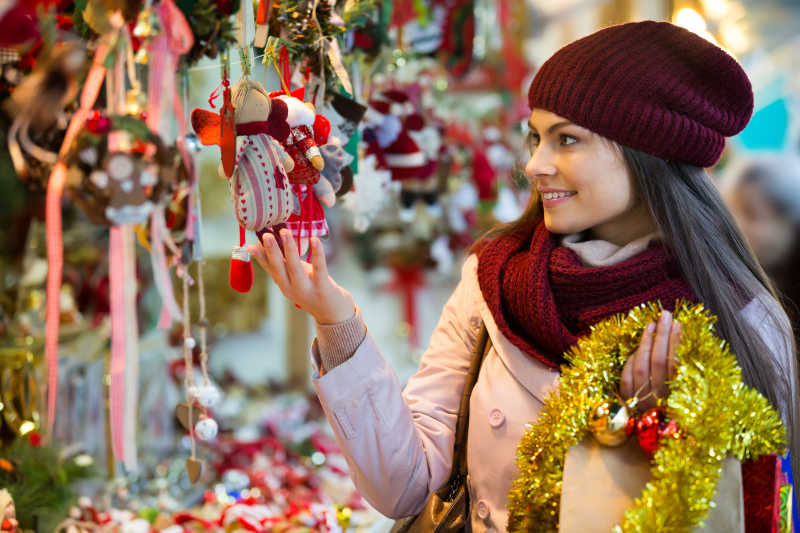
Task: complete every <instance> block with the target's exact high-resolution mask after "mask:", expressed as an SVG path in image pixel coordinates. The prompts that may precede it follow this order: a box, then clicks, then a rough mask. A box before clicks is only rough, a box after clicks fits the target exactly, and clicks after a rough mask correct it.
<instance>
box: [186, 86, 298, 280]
mask: <svg viewBox="0 0 800 533" xmlns="http://www.w3.org/2000/svg"><path fill="white" fill-rule="evenodd" d="M230 102H231V105H232V106H233V109H234V112H233V117H234V123H235V135H236V151H235V158H234V163H235V164H234V167H233V168H232V169H231V174H227V170H225V174H226V175H228V176H229V179H228V189H229V190H230V193H231V198H232V200H233V209H234V213H235V215H236V220H237V221H238V222H239V226H240V228H241V231H240V235H239V246H237V247H235V248H234V249H233V253H232V257H231V267H230V285H231V287H232V288H233V289H234V290H236V291H238V292H247V291H249V290H250V287H251V286H252V284H253V265H252V263H251V262H250V254H248V253H247V250H246V249H245V247H244V244H245V239H244V230H245V229H247V230H250V231H253V232H256V233H257V234H259V235H260V234H262V233H263V232H265V231H270V230H271V229H272V228H275V227H280V226H281V225H282V224H283V223H284V222H286V221H287V220H288V219H289V217H290V216H291V212H292V206H293V198H292V190H291V188H290V187H289V181H288V178H287V171H291V170H292V169H293V168H294V161H293V160H292V158H291V157H290V156H289V154H287V153H286V151H285V150H284V149H283V147H282V146H281V144H280V142H282V141H284V140H285V139H286V138H287V137H288V136H289V125H288V123H287V116H288V114H289V112H288V108H287V106H286V104H285V103H284V102H283V101H280V100H276V101H273V100H271V99H270V98H269V95H268V94H267V92H266V90H264V87H263V86H262V85H261V84H260V83H258V82H257V81H253V80H249V79H243V80H241V81H239V82H238V83H237V84H236V86H235V87H234V88H233V95H232V97H231V99H230ZM220 120H221V119H220V116H219V115H217V114H215V113H211V112H209V111H205V110H202V109H195V110H194V111H192V125H193V126H194V128H195V131H197V133H198V135H199V136H200V140H201V142H202V143H203V144H205V145H209V144H217V142H218V140H219V136H220V133H219V132H220V129H219V127H220ZM223 136H224V134H223Z"/></svg>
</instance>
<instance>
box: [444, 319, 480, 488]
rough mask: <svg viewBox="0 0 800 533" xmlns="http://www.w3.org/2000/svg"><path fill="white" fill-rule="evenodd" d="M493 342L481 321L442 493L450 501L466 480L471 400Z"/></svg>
mask: <svg viewBox="0 0 800 533" xmlns="http://www.w3.org/2000/svg"><path fill="white" fill-rule="evenodd" d="M491 346H492V342H491V340H490V339H489V332H488V331H487V330H486V324H484V323H483V321H481V327H480V330H479V331H478V338H477V342H476V343H475V347H474V348H473V350H472V357H471V359H470V364H469V370H467V378H466V381H465V383H464V392H463V393H462V394H461V403H460V404H459V407H458V421H457V422H456V435H455V442H454V444H453V466H452V469H451V470H450V479H449V481H448V482H447V484H446V485H445V486H444V487H442V489H443V490H445V491H446V492H447V493H448V494H444V495H442V498H443V499H444V500H446V501H449V500H450V498H449V497H447V496H450V495H451V494H452V493H453V492H454V491H455V490H457V489H458V486H459V485H460V484H461V483H462V482H463V481H464V479H465V478H466V475H467V431H468V428H469V400H470V398H471V397H472V389H473V388H474V387H475V383H477V381H478V375H479V374H480V371H481V365H482V364H483V360H484V358H485V357H486V354H487V352H488V351H489V348H491Z"/></svg>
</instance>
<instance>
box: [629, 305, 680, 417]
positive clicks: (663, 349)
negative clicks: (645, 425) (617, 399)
mask: <svg viewBox="0 0 800 533" xmlns="http://www.w3.org/2000/svg"><path fill="white" fill-rule="evenodd" d="M680 339H681V326H680V324H678V322H677V321H675V320H673V319H672V313H670V312H669V311H666V310H664V311H662V312H661V316H660V317H659V320H658V323H654V322H651V323H650V324H648V325H647V327H646V328H645V332H644V335H642V341H641V343H640V344H639V348H638V349H637V350H636V352H635V353H634V354H633V355H632V356H631V357H629V358H628V361H627V362H626V363H625V368H624V369H623V370H622V381H621V383H620V394H621V395H622V397H623V398H624V399H626V400H627V399H630V398H633V396H634V395H636V397H637V398H640V399H641V398H644V399H643V400H642V401H641V402H640V403H638V405H637V407H638V408H639V409H641V410H644V409H649V408H650V407H655V405H656V400H657V399H658V398H665V397H666V396H667V394H668V390H667V381H668V380H670V379H672V378H673V377H674V376H675V364H676V359H675V349H676V348H677V346H678V344H679V343H680Z"/></svg>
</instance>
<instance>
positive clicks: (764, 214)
mask: <svg viewBox="0 0 800 533" xmlns="http://www.w3.org/2000/svg"><path fill="white" fill-rule="evenodd" d="M725 196H726V198H725V199H726V201H727V203H728V206H729V207H730V209H731V213H733V216H734V218H735V219H736V222H737V223H738V224H739V227H740V228H742V233H744V236H745V237H746V238H747V241H748V242H749V243H750V246H751V247H752V248H753V252H754V253H755V254H756V257H757V258H758V261H759V263H761V265H762V266H763V267H764V268H766V269H769V268H771V267H773V266H775V265H777V264H778V263H780V262H781V261H782V260H783V259H784V258H785V257H786V255H787V254H788V253H789V251H790V249H791V247H792V244H793V242H794V227H793V224H792V221H791V219H790V218H789V217H788V216H787V215H785V214H783V213H780V212H779V211H778V210H777V209H776V208H775V205H774V204H773V203H772V202H771V201H770V199H769V198H767V196H766V195H765V194H764V192H763V191H762V190H761V187H759V186H758V185H757V184H755V183H747V182H745V183H742V184H741V185H738V186H737V187H736V188H735V189H733V190H728V191H726V195H725Z"/></svg>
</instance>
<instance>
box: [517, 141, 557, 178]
mask: <svg viewBox="0 0 800 533" xmlns="http://www.w3.org/2000/svg"><path fill="white" fill-rule="evenodd" d="M555 172H556V167H555V164H554V162H553V157H552V153H550V151H549V150H547V148H545V147H542V146H539V147H537V148H536V150H535V151H534V152H533V154H531V157H530V159H528V162H527V163H526V164H525V174H526V175H527V176H528V178H529V179H531V180H534V179H536V178H541V177H545V176H552V175H553V174H555Z"/></svg>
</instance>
